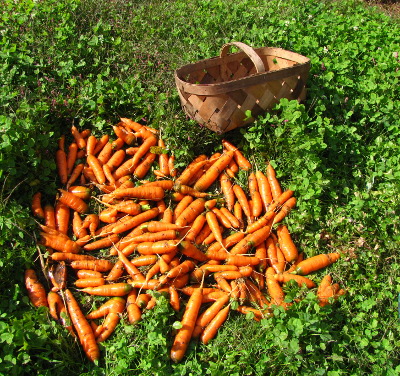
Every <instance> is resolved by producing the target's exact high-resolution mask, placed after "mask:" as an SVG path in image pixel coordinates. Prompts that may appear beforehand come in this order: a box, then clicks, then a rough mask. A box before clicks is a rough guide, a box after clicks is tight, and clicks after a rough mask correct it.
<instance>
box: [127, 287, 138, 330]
mask: <svg viewBox="0 0 400 376" xmlns="http://www.w3.org/2000/svg"><path fill="white" fill-rule="evenodd" d="M132 293H133V295H131V294H132ZM135 295H136V292H135V291H134V290H132V291H131V292H130V293H129V294H128V297H127V299H126V311H127V313H128V321H129V323H131V324H135V323H137V322H138V321H140V320H141V318H142V311H141V309H140V308H139V306H138V305H137V304H136V302H135V301H136V296H135Z"/></svg>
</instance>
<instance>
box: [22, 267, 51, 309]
mask: <svg viewBox="0 0 400 376" xmlns="http://www.w3.org/2000/svg"><path fill="white" fill-rule="evenodd" d="M24 280H25V287H26V290H27V291H28V297H29V300H30V301H31V303H32V304H33V305H34V306H35V307H42V306H45V307H48V302H47V295H46V290H45V288H44V286H43V285H42V284H41V283H40V282H39V279H38V277H37V275H36V272H35V271H34V270H33V269H27V270H25V276H24Z"/></svg>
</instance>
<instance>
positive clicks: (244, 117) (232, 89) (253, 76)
mask: <svg viewBox="0 0 400 376" xmlns="http://www.w3.org/2000/svg"><path fill="white" fill-rule="evenodd" d="M232 45H234V46H236V47H238V48H239V49H240V50H241V51H240V52H237V53H232V54H228V51H229V49H230V47H231V46H232ZM309 70H310V59H308V58H307V57H305V56H302V55H299V54H297V53H294V52H291V51H286V50H283V49H281V48H273V47H263V48H256V49H253V48H251V47H250V46H248V45H247V44H244V43H241V42H232V43H227V44H225V45H223V46H222V48H221V52H220V56H219V57H214V58H211V59H206V60H201V61H198V62H197V63H194V64H188V65H185V66H183V67H181V68H179V69H177V70H176V71H175V83H176V87H177V89H178V93H179V97H180V99H181V103H182V107H183V109H184V111H185V112H186V114H187V115H188V116H189V117H190V118H191V119H194V120H195V121H197V122H198V123H199V124H201V125H204V126H206V127H207V128H209V129H211V130H213V131H215V132H217V133H219V134H222V133H225V132H228V131H230V130H232V129H235V128H238V127H242V126H244V125H246V124H249V123H251V122H253V121H254V120H255V118H256V117H257V116H259V115H260V114H263V113H265V112H266V111H268V110H269V109H271V108H272V107H273V106H274V105H275V104H276V103H278V102H279V101H280V99H281V98H288V99H296V100H298V101H299V102H300V101H303V100H304V99H305V96H306V87H305V86H306V81H307V76H308V72H309ZM248 111H251V112H250V114H251V115H250V116H248V115H249V112H248ZM246 113H247V114H246Z"/></svg>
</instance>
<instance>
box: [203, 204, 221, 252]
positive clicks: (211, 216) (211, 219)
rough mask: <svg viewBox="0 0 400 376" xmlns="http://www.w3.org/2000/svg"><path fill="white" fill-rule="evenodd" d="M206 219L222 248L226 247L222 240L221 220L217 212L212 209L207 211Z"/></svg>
mask: <svg viewBox="0 0 400 376" xmlns="http://www.w3.org/2000/svg"><path fill="white" fill-rule="evenodd" d="M206 220H207V223H208V226H209V227H210V229H211V232H212V234H213V235H214V236H215V239H216V240H217V242H218V243H219V244H220V245H221V247H222V248H225V246H224V243H223V241H222V232H221V229H220V227H219V222H218V219H217V216H216V215H215V213H214V212H212V211H208V212H207V213H206Z"/></svg>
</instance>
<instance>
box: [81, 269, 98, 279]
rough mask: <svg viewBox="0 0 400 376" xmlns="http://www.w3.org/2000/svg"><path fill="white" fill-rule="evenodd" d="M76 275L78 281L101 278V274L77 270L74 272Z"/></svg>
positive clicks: (93, 271)
mask: <svg viewBox="0 0 400 376" xmlns="http://www.w3.org/2000/svg"><path fill="white" fill-rule="evenodd" d="M76 275H77V277H78V278H79V279H84V278H101V277H103V274H101V273H100V272H97V271H95V270H84V269H82V270H78V271H77V272H76Z"/></svg>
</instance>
